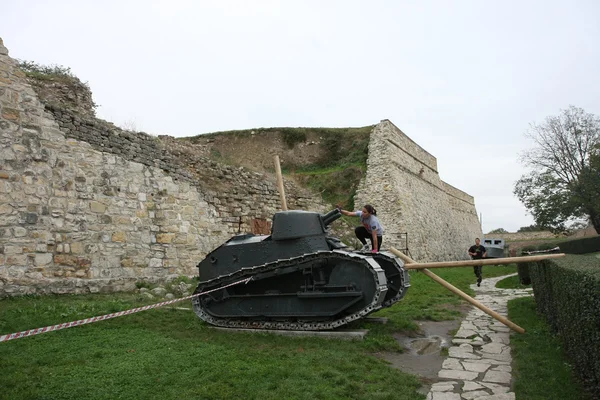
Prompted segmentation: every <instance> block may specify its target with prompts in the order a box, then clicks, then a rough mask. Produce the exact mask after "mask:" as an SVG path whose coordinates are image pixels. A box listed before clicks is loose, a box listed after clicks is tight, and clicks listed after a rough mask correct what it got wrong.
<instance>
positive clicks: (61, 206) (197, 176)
mask: <svg viewBox="0 0 600 400" xmlns="http://www.w3.org/2000/svg"><path fill="white" fill-rule="evenodd" d="M0 162H1V164H0V296H6V295H14V294H27V293H83V292H97V291H118V290H129V289H132V288H133V287H134V285H135V282H136V281H138V280H149V281H161V280H167V279H169V278H171V277H174V276H177V275H195V274H196V273H197V270H196V269H195V266H196V264H197V263H198V261H200V260H202V259H203V258H204V257H205V255H206V254H207V253H208V252H210V251H211V250H212V249H214V248H215V247H217V246H218V245H220V244H221V243H223V242H224V241H225V240H227V239H228V238H229V237H231V236H232V235H233V234H234V233H236V232H238V230H241V231H251V230H254V231H258V230H262V231H267V232H268V230H269V223H270V218H271V216H272V214H273V213H274V212H276V211H277V210H278V208H279V206H280V203H279V194H278V193H277V188H276V185H275V182H274V178H273V177H272V176H269V175H266V174H259V173H255V172H251V171H249V170H247V169H244V168H234V167H230V166H226V165H220V164H218V163H215V162H213V161H210V160H207V159H203V158H201V157H195V156H194V155H193V154H188V153H186V152H185V149H176V148H169V147H168V146H167V145H165V141H164V140H161V139H158V138H153V137H150V136H148V135H145V134H143V133H133V132H125V131H123V130H120V129H118V128H116V127H114V126H113V125H112V124H109V123H106V122H104V121H100V120H97V119H95V118H93V117H91V116H89V115H88V116H83V115H81V114H77V113H75V112H73V111H72V110H67V109H61V108H60V107H56V106H55V105H51V104H47V105H46V106H44V104H42V103H41V102H40V100H39V99H38V96H37V94H36V92H35V91H34V89H33V88H32V87H31V85H29V84H28V83H27V80H26V77H25V76H24V74H23V73H22V72H21V71H20V70H19V69H18V68H17V67H16V63H15V61H14V60H12V59H11V58H10V57H8V51H7V50H6V48H5V47H4V46H3V44H2V42H1V40H0ZM286 190H287V198H288V205H289V207H290V208H299V209H307V208H310V209H312V210H315V211H325V210H324V205H323V203H322V201H321V200H320V197H318V196H314V195H312V194H311V193H308V192H306V191H303V190H301V189H299V188H298V187H297V186H296V185H294V184H293V182H286Z"/></svg>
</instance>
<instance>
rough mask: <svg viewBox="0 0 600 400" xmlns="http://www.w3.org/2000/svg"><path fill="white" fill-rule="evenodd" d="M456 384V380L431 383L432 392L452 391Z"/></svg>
mask: <svg viewBox="0 0 600 400" xmlns="http://www.w3.org/2000/svg"><path fill="white" fill-rule="evenodd" d="M454 385H456V382H454V381H445V382H436V383H434V384H433V385H431V391H432V392H451V391H453V390H454Z"/></svg>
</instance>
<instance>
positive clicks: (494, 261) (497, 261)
mask: <svg viewBox="0 0 600 400" xmlns="http://www.w3.org/2000/svg"><path fill="white" fill-rule="evenodd" d="M564 256H565V254H564V253H559V254H544V255H539V256H523V257H505V258H482V259H480V260H463V261H440V262H429V263H415V262H410V263H409V262H407V263H406V265H405V266H404V268H406V269H424V268H451V267H469V266H479V265H503V264H513V263H523V262H533V261H541V260H546V259H549V258H559V257H564Z"/></svg>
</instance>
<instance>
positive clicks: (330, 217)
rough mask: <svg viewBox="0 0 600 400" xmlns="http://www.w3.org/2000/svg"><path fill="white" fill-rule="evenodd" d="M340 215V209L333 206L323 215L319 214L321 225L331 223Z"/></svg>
mask: <svg viewBox="0 0 600 400" xmlns="http://www.w3.org/2000/svg"><path fill="white" fill-rule="evenodd" d="M341 216H342V212H341V211H340V210H338V209H337V208H334V209H333V210H331V211H329V212H328V213H327V214H325V215H323V214H321V220H322V221H323V225H325V226H327V225H331V223H332V222H333V221H335V220H336V219H338V218H339V217H341Z"/></svg>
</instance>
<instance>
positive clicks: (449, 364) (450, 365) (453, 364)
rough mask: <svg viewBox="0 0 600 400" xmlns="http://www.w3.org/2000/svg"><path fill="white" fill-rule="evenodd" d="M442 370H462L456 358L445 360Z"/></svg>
mask: <svg viewBox="0 0 600 400" xmlns="http://www.w3.org/2000/svg"><path fill="white" fill-rule="evenodd" d="M442 368H443V369H455V370H462V369H464V368H463V366H462V364H461V363H460V361H459V359H458V358H446V359H445V360H444V362H443V363H442Z"/></svg>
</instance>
